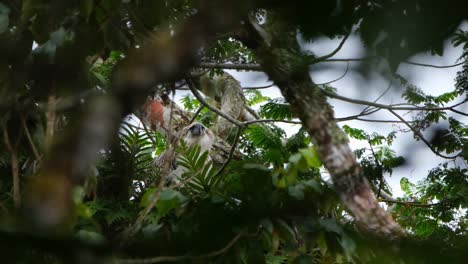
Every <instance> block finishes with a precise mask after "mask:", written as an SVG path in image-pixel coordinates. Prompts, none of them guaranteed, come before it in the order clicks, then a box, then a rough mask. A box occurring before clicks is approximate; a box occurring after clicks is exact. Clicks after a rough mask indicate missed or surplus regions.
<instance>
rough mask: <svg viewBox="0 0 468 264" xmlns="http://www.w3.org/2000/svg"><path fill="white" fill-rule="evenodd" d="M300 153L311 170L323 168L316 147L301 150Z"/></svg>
mask: <svg viewBox="0 0 468 264" xmlns="http://www.w3.org/2000/svg"><path fill="white" fill-rule="evenodd" d="M299 152H300V153H301V154H302V156H303V157H304V158H305V160H306V161H307V165H309V166H310V167H311V168H320V167H321V166H322V161H321V160H320V158H319V156H318V153H317V150H316V149H315V147H310V148H306V149H300V150H299Z"/></svg>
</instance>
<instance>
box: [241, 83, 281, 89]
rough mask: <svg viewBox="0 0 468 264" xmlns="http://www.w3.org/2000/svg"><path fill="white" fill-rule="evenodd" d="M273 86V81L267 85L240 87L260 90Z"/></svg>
mask: <svg viewBox="0 0 468 264" xmlns="http://www.w3.org/2000/svg"><path fill="white" fill-rule="evenodd" d="M273 86H275V84H274V83H272V84H268V85H265V86H253V87H242V90H261V89H268V88H271V87H273Z"/></svg>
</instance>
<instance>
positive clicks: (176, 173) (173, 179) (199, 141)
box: [156, 122, 216, 184]
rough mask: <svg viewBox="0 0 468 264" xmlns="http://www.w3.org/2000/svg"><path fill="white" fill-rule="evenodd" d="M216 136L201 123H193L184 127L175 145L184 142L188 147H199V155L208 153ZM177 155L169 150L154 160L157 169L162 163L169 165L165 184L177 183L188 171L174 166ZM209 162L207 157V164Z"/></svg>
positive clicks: (182, 167)
mask: <svg viewBox="0 0 468 264" xmlns="http://www.w3.org/2000/svg"><path fill="white" fill-rule="evenodd" d="M215 139H216V136H215V135H214V134H213V132H212V131H211V130H210V129H208V128H207V127H206V126H204V125H203V124H201V123H198V122H195V123H192V124H190V125H188V126H186V127H184V128H183V129H182V130H181V131H180V132H179V133H178V135H177V141H178V142H177V144H180V143H181V141H184V142H185V144H186V145H187V146H188V147H191V146H194V145H199V146H200V153H204V152H206V151H208V152H209V151H210V150H211V147H212V146H213V143H214V142H215ZM176 160H177V155H176V153H175V151H174V150H173V149H169V150H166V151H164V152H163V153H161V155H160V156H159V157H158V158H157V159H156V165H158V166H159V167H162V166H164V165H163V164H164V162H168V163H169V164H170V168H171V170H170V172H169V174H168V175H167V177H166V182H167V183H168V184H170V183H176V184H177V183H178V182H179V181H180V179H181V177H182V175H183V174H184V173H186V172H187V171H188V170H187V168H185V167H184V166H181V165H177V164H176ZM208 161H210V158H209V155H208V158H207V162H208Z"/></svg>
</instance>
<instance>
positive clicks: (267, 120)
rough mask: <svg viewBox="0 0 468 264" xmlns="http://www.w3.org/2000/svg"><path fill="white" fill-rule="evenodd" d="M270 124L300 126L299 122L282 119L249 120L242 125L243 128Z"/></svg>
mask: <svg viewBox="0 0 468 264" xmlns="http://www.w3.org/2000/svg"><path fill="white" fill-rule="evenodd" d="M271 122H279V123H288V124H294V125H301V124H302V123H301V121H293V120H283V119H257V120H249V121H244V122H242V124H243V125H244V126H248V125H252V124H256V123H271Z"/></svg>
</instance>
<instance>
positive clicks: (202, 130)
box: [180, 122, 215, 153]
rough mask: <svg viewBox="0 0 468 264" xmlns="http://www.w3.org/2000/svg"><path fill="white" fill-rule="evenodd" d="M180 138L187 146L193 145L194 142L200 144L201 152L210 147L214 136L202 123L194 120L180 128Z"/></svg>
mask: <svg viewBox="0 0 468 264" xmlns="http://www.w3.org/2000/svg"><path fill="white" fill-rule="evenodd" d="M180 139H183V140H184V141H185V142H186V143H187V145H189V146H193V145H195V144H198V145H200V147H201V152H202V153H203V152H205V151H209V150H210V149H211V146H212V145H213V142H214V140H215V136H214V134H213V132H211V130H209V129H208V128H207V127H205V126H204V125H203V124H201V123H198V122H196V123H193V124H190V125H189V126H187V127H185V128H184V129H183V130H182V132H181V134H180Z"/></svg>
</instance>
